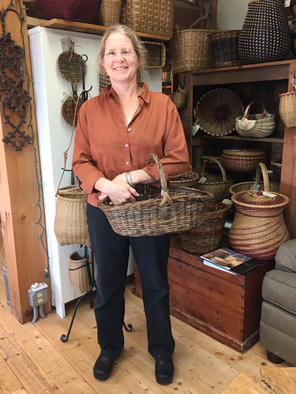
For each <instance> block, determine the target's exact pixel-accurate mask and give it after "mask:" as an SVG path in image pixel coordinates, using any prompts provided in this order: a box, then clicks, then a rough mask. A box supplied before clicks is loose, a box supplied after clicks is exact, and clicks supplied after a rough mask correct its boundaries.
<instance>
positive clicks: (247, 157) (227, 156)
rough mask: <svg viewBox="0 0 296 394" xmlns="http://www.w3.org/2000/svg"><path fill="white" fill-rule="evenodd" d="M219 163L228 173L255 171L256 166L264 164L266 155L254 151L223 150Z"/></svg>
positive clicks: (262, 152)
mask: <svg viewBox="0 0 296 394" xmlns="http://www.w3.org/2000/svg"><path fill="white" fill-rule="evenodd" d="M221 162H222V164H223V166H224V167H225V168H226V169H227V170H230V171H240V172H251V171H255V170H256V167H257V164H259V163H265V162H266V153H265V152H264V151H260V150H256V149H225V150H223V152H222V156H221Z"/></svg>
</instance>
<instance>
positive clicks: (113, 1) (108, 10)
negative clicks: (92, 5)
mask: <svg viewBox="0 0 296 394" xmlns="http://www.w3.org/2000/svg"><path fill="white" fill-rule="evenodd" d="M120 14H121V0H102V3H101V7H100V10H99V22H100V24H101V25H102V26H111V25H115V24H117V23H119V22H120Z"/></svg>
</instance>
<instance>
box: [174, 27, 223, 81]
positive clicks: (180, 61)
mask: <svg viewBox="0 0 296 394" xmlns="http://www.w3.org/2000/svg"><path fill="white" fill-rule="evenodd" d="M215 31H216V30H210V29H185V30H179V29H177V31H176V33H175V34H174V36H173V38H172V40H171V43H170V47H171V54H172V55H171V63H172V72H173V73H174V74H176V73H181V72H185V71H193V70H204V69H206V68H208V67H209V66H210V64H211V54H210V48H209V38H208V37H209V35H210V34H211V33H214V32H215Z"/></svg>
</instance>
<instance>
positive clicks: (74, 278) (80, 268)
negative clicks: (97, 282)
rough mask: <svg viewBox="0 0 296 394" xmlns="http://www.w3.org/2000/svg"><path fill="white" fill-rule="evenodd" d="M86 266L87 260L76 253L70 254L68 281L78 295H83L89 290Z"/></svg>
mask: <svg viewBox="0 0 296 394" xmlns="http://www.w3.org/2000/svg"><path fill="white" fill-rule="evenodd" d="M87 264H88V261H87V258H83V257H81V256H80V254H79V253H78V252H74V253H72V254H71V255H70V257H69V279H70V282H71V283H72V285H73V286H74V287H75V289H76V290H78V291H79V292H80V293H85V292H86V291H87V290H89V288H90V283H89V278H88V273H87Z"/></svg>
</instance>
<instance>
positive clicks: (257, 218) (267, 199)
mask: <svg viewBox="0 0 296 394" xmlns="http://www.w3.org/2000/svg"><path fill="white" fill-rule="evenodd" d="M232 201H233V203H234V204H235V208H236V213H235V217H234V221H233V223H232V226H231V229H230V231H229V241H230V245H231V247H232V248H233V249H234V250H236V251H237V252H239V253H242V254H245V255H247V256H250V257H253V258H256V259H259V260H272V259H273V258H274V256H275V254H276V252H277V249H278V247H279V245H280V244H281V243H283V242H286V241H288V240H289V238H290V236H289V233H288V230H287V227H286V225H285V223H284V219H283V210H284V208H285V206H286V205H287V204H288V202H289V199H288V197H286V196H285V195H283V194H280V193H276V192H273V193H272V194H270V193H266V192H261V191H254V190H248V191H242V192H239V193H236V194H234V195H233V196H232Z"/></svg>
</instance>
